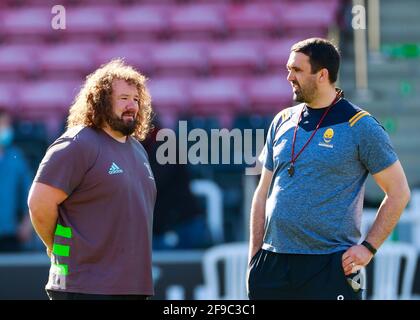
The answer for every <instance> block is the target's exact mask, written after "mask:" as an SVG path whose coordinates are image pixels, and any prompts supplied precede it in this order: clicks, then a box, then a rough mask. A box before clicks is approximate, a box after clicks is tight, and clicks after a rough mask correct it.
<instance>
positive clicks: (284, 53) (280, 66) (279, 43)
mask: <svg viewBox="0 0 420 320" xmlns="http://www.w3.org/2000/svg"><path fill="white" fill-rule="evenodd" d="M302 39H303V38H301V37H290V38H289V37H285V38H280V39H278V40H275V41H268V42H266V43H265V45H264V58H265V64H266V68H267V69H268V72H269V73H274V72H282V73H283V72H284V71H285V70H286V63H287V60H288V59H289V55H290V49H291V47H292V45H293V44H295V43H296V42H298V41H300V40H302Z"/></svg>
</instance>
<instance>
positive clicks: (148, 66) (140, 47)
mask: <svg viewBox="0 0 420 320" xmlns="http://www.w3.org/2000/svg"><path fill="white" fill-rule="evenodd" d="M149 51H150V50H147V49H146V48H145V45H144V44H142V43H120V42H117V43H116V44H113V45H111V46H109V45H103V46H102V47H101V49H99V50H98V52H97V54H96V55H95V58H94V59H95V64H96V65H97V66H99V65H101V64H104V63H107V62H109V61H110V60H111V59H114V58H123V59H124V61H126V62H127V63H128V64H130V65H132V66H133V67H135V68H136V69H138V70H139V71H140V72H141V73H143V74H146V75H147V74H150V73H152V72H153V65H152V63H151V61H150V52H149Z"/></svg>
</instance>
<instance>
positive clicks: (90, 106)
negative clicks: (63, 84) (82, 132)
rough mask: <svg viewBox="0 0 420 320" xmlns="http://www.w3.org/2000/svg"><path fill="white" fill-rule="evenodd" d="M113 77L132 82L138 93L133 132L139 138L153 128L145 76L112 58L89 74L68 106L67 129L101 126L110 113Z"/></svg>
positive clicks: (142, 138) (142, 137)
mask: <svg viewBox="0 0 420 320" xmlns="http://www.w3.org/2000/svg"><path fill="white" fill-rule="evenodd" d="M115 79H121V80H125V81H127V83H129V84H130V85H135V86H136V88H137V90H138V94H139V112H138V113H137V117H136V118H137V123H138V124H137V126H136V128H135V130H134V132H133V134H132V136H134V137H135V138H137V139H138V140H140V141H142V140H144V139H145V138H146V136H147V134H148V133H149V131H150V130H151V129H152V124H151V123H152V117H153V110H152V105H151V97H150V94H149V92H148V90H147V88H146V80H147V79H146V77H145V76H144V75H142V74H141V73H140V72H138V71H137V70H135V69H134V68H133V67H131V66H129V65H127V64H126V63H125V62H124V60H122V59H113V60H111V61H110V62H108V63H106V64H104V65H102V66H101V67H100V68H99V69H97V70H96V71H94V72H93V73H91V74H89V75H88V76H87V77H86V81H85V83H84V85H83V86H82V88H81V89H80V92H79V93H78V95H77V96H76V98H75V100H74V102H73V104H72V106H71V107H70V111H69V116H68V118H67V128H72V127H75V126H78V125H84V126H88V127H92V128H96V129H99V128H103V127H104V126H105V124H106V122H107V120H108V119H109V118H110V117H111V116H112V114H113V110H112V100H111V98H112V82H113V81H114V80H115Z"/></svg>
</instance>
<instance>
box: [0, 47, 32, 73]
mask: <svg viewBox="0 0 420 320" xmlns="http://www.w3.org/2000/svg"><path fill="white" fill-rule="evenodd" d="M35 49H36V47H35V46H32V45H3V46H2V47H0V79H5V80H6V79H7V80H12V79H22V78H24V77H29V76H30V75H31V74H32V73H33V71H34V69H35V65H34V63H33V61H34V51H35Z"/></svg>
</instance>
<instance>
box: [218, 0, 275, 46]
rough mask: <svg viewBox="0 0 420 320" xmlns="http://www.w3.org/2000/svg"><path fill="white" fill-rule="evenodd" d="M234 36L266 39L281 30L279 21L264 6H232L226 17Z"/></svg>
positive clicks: (268, 8) (267, 7)
mask: <svg viewBox="0 0 420 320" xmlns="http://www.w3.org/2000/svg"><path fill="white" fill-rule="evenodd" d="M226 22H227V25H228V28H229V30H230V32H231V34H232V35H240V36H246V37H247V38H249V37H250V36H257V37H261V36H262V37H264V36H267V35H270V34H276V33H278V32H279V30H280V22H279V19H277V17H276V16H275V14H274V13H273V11H272V10H271V8H270V7H269V6H267V5H264V4H253V3H250V4H240V5H235V6H232V7H231V8H230V9H229V10H228V12H227V17H226Z"/></svg>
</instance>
